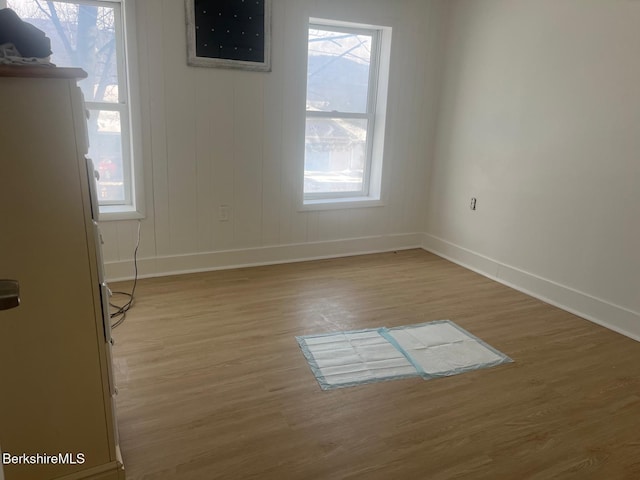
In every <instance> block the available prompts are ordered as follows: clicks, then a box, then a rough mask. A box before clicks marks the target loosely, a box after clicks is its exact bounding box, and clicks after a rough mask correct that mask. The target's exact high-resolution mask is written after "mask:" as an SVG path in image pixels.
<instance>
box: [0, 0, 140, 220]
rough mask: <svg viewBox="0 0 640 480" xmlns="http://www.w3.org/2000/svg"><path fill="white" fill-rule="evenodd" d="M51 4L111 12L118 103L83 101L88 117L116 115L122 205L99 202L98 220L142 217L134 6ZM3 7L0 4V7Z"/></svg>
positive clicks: (119, 1)
mask: <svg viewBox="0 0 640 480" xmlns="http://www.w3.org/2000/svg"><path fill="white" fill-rule="evenodd" d="M52 1H53V2H54V3H67V4H73V5H89V6H96V7H105V8H113V10H114V22H115V25H114V30H115V37H116V56H117V58H116V62H117V63H116V64H117V69H118V101H117V102H97V101H90V100H85V102H84V103H85V107H86V109H87V110H88V111H89V113H90V115H97V114H99V112H100V111H101V110H102V111H112V112H118V114H119V116H120V141H121V147H122V174H123V183H124V197H125V198H124V201H118V200H115V201H100V200H99V209H100V220H101V221H110V220H129V219H141V218H144V217H145V209H144V189H143V167H142V146H141V138H140V132H141V129H140V126H141V116H140V96H139V91H138V88H137V85H138V71H137V67H136V65H137V45H136V41H135V29H134V25H135V3H134V2H133V1H131V0H52ZM3 3H4V4H5V6H6V4H7V2H6V0H0V5H2V4H3Z"/></svg>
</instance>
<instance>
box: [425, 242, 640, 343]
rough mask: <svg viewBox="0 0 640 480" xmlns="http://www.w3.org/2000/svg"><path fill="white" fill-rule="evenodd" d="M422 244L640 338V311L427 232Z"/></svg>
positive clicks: (543, 298) (544, 300)
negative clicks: (502, 261)
mask: <svg viewBox="0 0 640 480" xmlns="http://www.w3.org/2000/svg"><path fill="white" fill-rule="evenodd" d="M422 248H423V249H424V250H426V251H428V252H431V253H434V254H436V255H438V256H440V257H442V258H445V259H447V260H450V261H452V262H453V263H457V264H458V265H460V266H463V267H465V268H468V269H469V270H473V271H474V272H477V273H479V274H480V275H483V276H485V277H487V278H490V279H492V280H495V281H497V282H499V283H502V284H504V285H507V286H508V287H511V288H514V289H515V290H518V291H521V292H523V293H526V294H527V295H530V296H532V297H535V298H538V299H540V300H542V301H543V302H546V303H549V304H551V305H554V306H556V307H558V308H561V309H562V310H566V311H567V312H570V313H573V314H575V315H578V316H580V317H582V318H585V319H587V320H589V321H591V322H593V323H597V324H598V325H601V326H603V327H606V328H608V329H610V330H613V331H615V332H618V333H621V334H622V335H625V336H627V337H630V338H632V339H634V340H637V341H640V313H638V312H634V311H632V310H629V309H626V308H624V307H621V306H619V305H615V304H613V303H610V302H608V301H606V300H602V299H600V298H596V297H594V296H592V295H589V294H586V293H583V292H580V291H578V290H575V289H573V288H571V287H567V286H565V285H561V284H559V283H556V282H554V281H552V280H548V279H546V278H542V277H539V276H537V275H534V274H532V273H529V272H526V271H524V270H521V269H518V268H516V267H512V266H510V265H506V264H504V263H501V262H499V261H497V260H494V259H492V258H489V257H486V256H484V255H481V254H479V253H476V252H473V251H471V250H468V249H466V248H463V247H460V246H458V245H455V244H453V243H451V242H448V241H446V240H443V239H441V238H438V237H435V236H433V235H429V234H424V236H423V242H422Z"/></svg>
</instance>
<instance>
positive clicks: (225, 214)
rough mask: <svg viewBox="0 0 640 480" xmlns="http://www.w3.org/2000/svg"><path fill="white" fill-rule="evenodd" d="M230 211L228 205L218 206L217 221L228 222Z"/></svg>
mask: <svg viewBox="0 0 640 480" xmlns="http://www.w3.org/2000/svg"><path fill="white" fill-rule="evenodd" d="M230 210H231V207H230V206H229V205H220V207H219V209H218V221H220V222H228V221H229V211H230Z"/></svg>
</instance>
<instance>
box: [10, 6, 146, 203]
mask: <svg viewBox="0 0 640 480" xmlns="http://www.w3.org/2000/svg"><path fill="white" fill-rule="evenodd" d="M7 6H8V7H9V8H12V9H13V10H15V12H16V13H17V14H18V15H19V16H20V17H21V18H22V19H23V20H24V21H26V22H29V23H31V24H32V25H34V26H36V27H37V28H39V29H40V30H42V31H44V32H45V34H46V35H47V37H49V38H50V40H51V50H52V51H53V54H52V56H51V62H53V63H54V64H56V65H57V66H59V67H80V68H82V69H83V70H85V71H86V72H87V74H88V78H86V79H84V80H82V81H80V82H79V86H80V88H81V89H82V92H83V95H84V98H85V103H86V107H87V109H88V111H89V114H90V115H89V121H88V129H89V143H90V148H89V157H90V158H92V159H93V162H94V165H95V167H96V169H97V170H98V172H99V173H100V179H99V181H98V196H99V201H100V207H101V212H124V211H130V212H131V211H135V206H136V201H135V193H136V192H135V182H134V178H135V175H134V168H133V150H134V149H133V146H132V137H131V108H130V107H131V102H130V93H129V88H128V86H129V82H128V75H127V62H126V55H125V31H124V12H123V8H124V5H123V2H122V0H68V1H67V0H64V1H43V0H8V1H7Z"/></svg>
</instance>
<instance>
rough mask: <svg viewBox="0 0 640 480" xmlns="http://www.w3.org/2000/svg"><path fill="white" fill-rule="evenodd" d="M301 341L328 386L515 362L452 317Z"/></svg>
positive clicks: (323, 384) (431, 375) (321, 381)
mask: <svg viewBox="0 0 640 480" xmlns="http://www.w3.org/2000/svg"><path fill="white" fill-rule="evenodd" d="M296 340H297V341H298V344H299V345H300V349H301V350H302V353H303V354H304V356H305V358H306V359H307V361H308V363H309V366H310V367H311V371H312V372H313V374H314V375H315V377H316V379H317V380H318V383H319V384H320V388H322V389H323V390H329V389H332V388H342V387H350V386H354V385H361V384H365V383H372V382H380V381H386V380H396V379H401V378H410V377H417V376H420V377H422V378H424V379H425V380H429V379H431V378H437V377H447V376H451V375H457V374H459V373H463V372H468V371H471V370H477V369H480V368H488V367H493V366H496V365H500V364H502V363H507V362H512V361H513V360H511V359H510V358H509V357H508V356H506V355H505V354H503V353H501V352H499V351H498V350H496V349H495V348H493V347H491V346H490V345H487V344H486V343H485V342H483V341H482V340H480V339H479V338H477V337H475V336H474V335H472V334H470V333H469V332H467V331H466V330H464V329H463V328H461V327H459V326H458V325H456V324H455V323H453V322H451V321H450V320H438V321H435V322H428V323H421V324H417V325H408V326H404V327H394V328H385V327H383V328H377V329H369V330H356V331H350V332H338V333H327V334H322V335H305V336H302V337H296Z"/></svg>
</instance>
